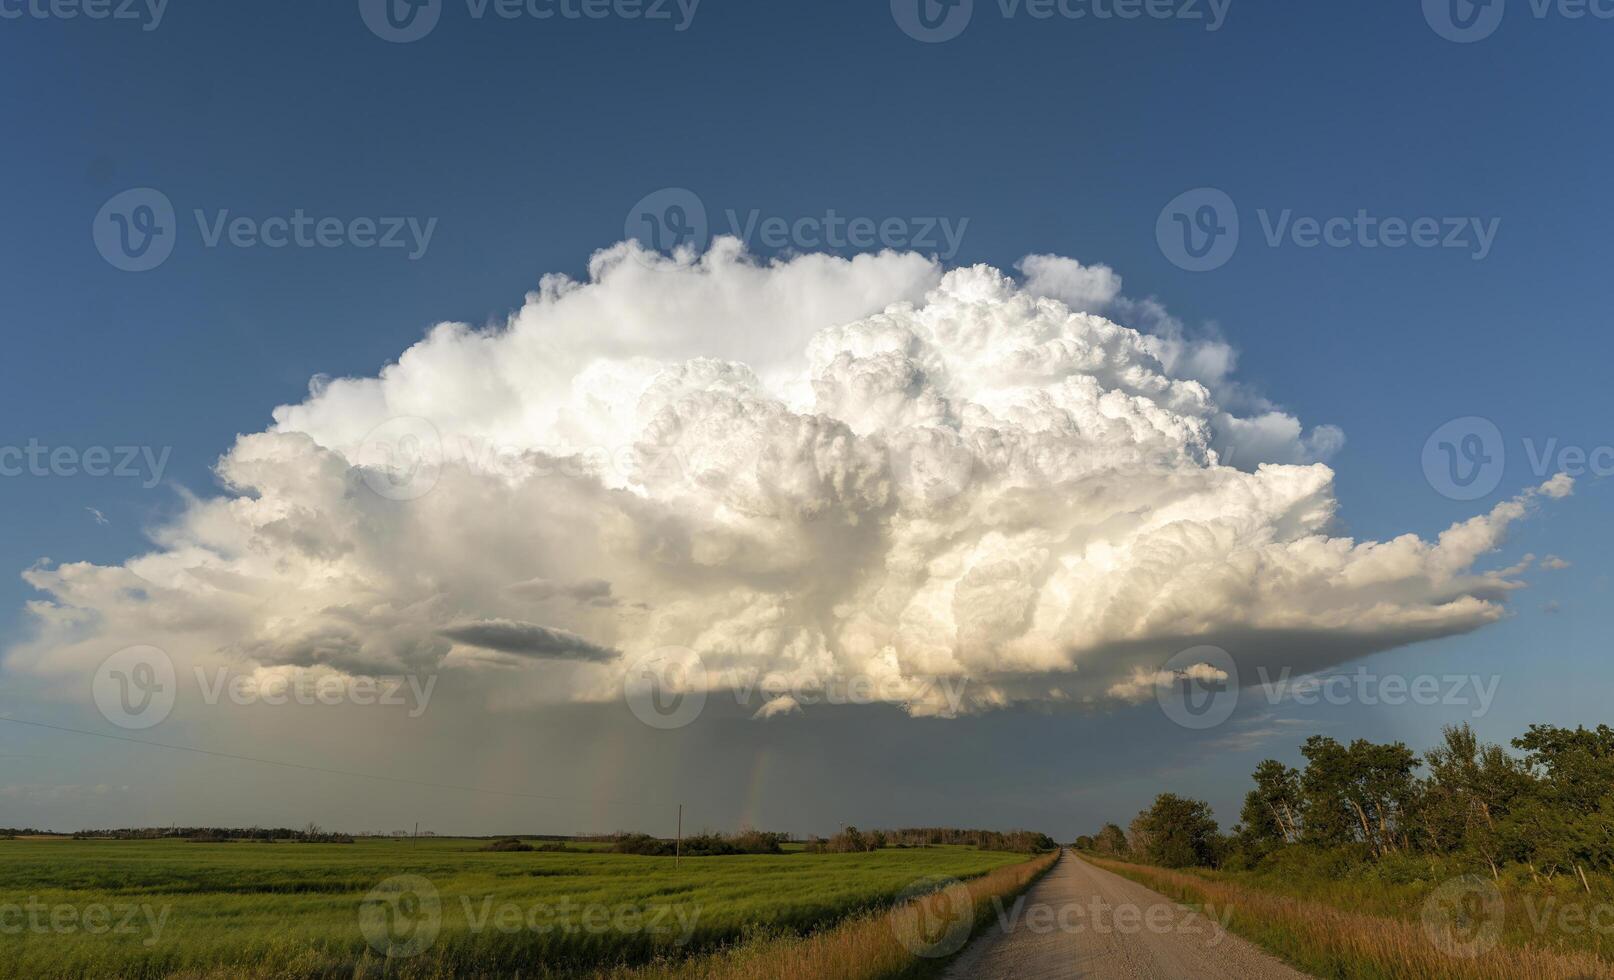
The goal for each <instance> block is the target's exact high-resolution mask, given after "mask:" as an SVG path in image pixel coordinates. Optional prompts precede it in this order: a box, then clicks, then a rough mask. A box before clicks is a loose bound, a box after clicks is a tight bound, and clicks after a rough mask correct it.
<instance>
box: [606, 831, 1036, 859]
mask: <svg viewBox="0 0 1614 980" xmlns="http://www.w3.org/2000/svg"><path fill="white" fill-rule="evenodd" d="M789 842H790V837H789V835H787V834H779V833H770V832H768V831H760V830H744V831H741V832H740V833H737V834H714V833H707V832H702V833H699V834H694V835H691V836H689V837H685V838H684V839H683V841H682V843H681V844H680V843H678V842H675V841H671V840H667V839H664V838H660V837H651V836H650V835H649V834H633V833H620V834H616V835H615V836H614V837H612V838H611V849H612V850H613V851H615V852H617V853H618V854H647V855H651V856H657V857H670V856H671V855H672V854H674V853H675V851H676V852H677V853H681V854H683V855H684V856H685V857H707V856H716V855H724V854H780V853H783V851H784V845H785V844H787V843H789ZM806 844H807V846H806V850H807V851H808V852H809V853H814V854H855V853H863V852H868V851H877V850H880V849H881V848H887V847H935V846H940V845H943V844H956V845H963V846H969V847H975V848H979V849H980V850H983V851H1017V852H1022V853H1027V854H1034V853H1039V852H1042V851H1051V850H1054V849H1055V848H1057V847H1058V846H1059V844H1058V843H1057V842H1056V841H1055V840H1054V839H1053V838H1052V837H1049V836H1048V835H1047V834H1037V833H1032V832H1031V831H1024V830H1020V831H1014V832H1012V833H1000V832H998V831H995V830H956V829H953V828H950V827H926V828H909V829H903V830H869V831H862V830H858V829H857V828H856V827H846V828H845V829H843V830H842V831H841V832H840V833H838V834H835V835H834V836H833V837H829V838H827V839H826V838H821V837H809V838H808V839H807V842H806Z"/></svg>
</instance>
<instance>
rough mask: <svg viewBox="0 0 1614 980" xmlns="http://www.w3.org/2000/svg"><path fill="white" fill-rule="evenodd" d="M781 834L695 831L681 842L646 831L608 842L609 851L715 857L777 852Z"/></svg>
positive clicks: (624, 834) (778, 851)
mask: <svg viewBox="0 0 1614 980" xmlns="http://www.w3.org/2000/svg"><path fill="white" fill-rule="evenodd" d="M789 839H790V838H789V837H788V836H787V835H785V834H775V833H768V832H766V831H761V830H742V831H741V832H739V833H737V834H713V833H704V832H703V833H699V834H692V835H690V836H688V837H685V838H684V839H683V841H682V842H681V843H680V842H677V841H670V840H662V839H661V838H659V837H651V836H650V835H649V834H628V833H623V834H618V835H617V836H616V837H615V839H614V840H613V841H612V842H611V850H613V851H615V852H616V853H618V854H648V855H651V856H661V857H671V856H672V855H673V854H675V853H679V854H682V855H683V856H685V857H716V856H720V855H724V854H781V853H783V852H784V848H783V847H782V846H781V845H783V844H785V843H786V842H787V841H789Z"/></svg>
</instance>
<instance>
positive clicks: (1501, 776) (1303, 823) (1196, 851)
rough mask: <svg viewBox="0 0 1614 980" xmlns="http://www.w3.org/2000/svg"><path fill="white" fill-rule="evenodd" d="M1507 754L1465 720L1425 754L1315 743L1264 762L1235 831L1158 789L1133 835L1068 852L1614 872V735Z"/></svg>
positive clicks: (1081, 844) (1123, 833)
mask: <svg viewBox="0 0 1614 980" xmlns="http://www.w3.org/2000/svg"><path fill="white" fill-rule="evenodd" d="M1511 744H1512V748H1513V750H1514V751H1511V752H1510V751H1509V750H1508V749H1506V748H1503V747H1502V746H1499V745H1493V744H1487V743H1483V742H1481V741H1480V740H1479V738H1478V736H1476V735H1475V734H1474V731H1473V729H1472V728H1470V727H1469V726H1468V725H1466V724H1464V725H1458V726H1452V727H1448V728H1446V729H1445V730H1444V732H1443V736H1442V739H1441V742H1440V744H1439V745H1437V746H1436V747H1435V748H1433V749H1430V750H1428V751H1427V752H1425V753H1423V755H1422V756H1419V755H1417V754H1416V753H1414V752H1413V751H1412V750H1411V749H1409V748H1407V746H1406V745H1405V744H1403V743H1401V742H1390V743H1374V742H1370V741H1367V740H1366V739H1357V740H1355V741H1353V742H1351V743H1350V744H1349V745H1344V744H1341V743H1340V742H1338V741H1336V740H1334V739H1332V738H1328V737H1326V736H1323V735H1313V736H1312V737H1310V738H1308V739H1307V740H1306V742H1305V744H1304V745H1302V746H1301V748H1300V754H1301V756H1302V757H1303V758H1304V759H1305V765H1304V766H1303V767H1302V768H1298V769H1297V768H1295V767H1292V766H1288V765H1285V764H1283V763H1282V762H1279V761H1277V760H1275V759H1268V760H1266V761H1264V762H1262V763H1261V764H1260V765H1258V766H1257V767H1256V769H1255V772H1254V774H1253V779H1254V782H1255V788H1254V789H1252V790H1250V791H1249V793H1248V794H1247V795H1246V796H1245V798H1244V806H1243V808H1242V809H1241V810H1240V812H1239V823H1238V824H1237V825H1236V826H1235V827H1234V828H1233V831H1232V833H1230V834H1223V833H1221V831H1220V828H1219V827H1218V825H1217V823H1216V820H1215V818H1214V817H1213V815H1212V813H1211V808H1210V806H1209V805H1208V804H1206V803H1204V802H1203V801H1200V800H1192V799H1187V798H1184V797H1180V796H1177V795H1176V794H1173V793H1163V794H1161V795H1160V796H1159V797H1157V798H1156V799H1155V801H1154V803H1153V804H1152V805H1151V806H1150V807H1149V808H1148V809H1146V810H1144V811H1142V812H1140V813H1139V814H1138V815H1137V817H1135V818H1134V819H1133V820H1132V822H1131V824H1130V825H1129V826H1128V828H1127V829H1126V830H1122V829H1121V827H1119V826H1118V825H1116V824H1114V823H1110V824H1106V825H1105V826H1104V827H1103V828H1102V829H1101V830H1100V831H1099V832H1098V833H1097V834H1093V835H1090V836H1082V837H1079V838H1077V839H1076V842H1075V844H1074V846H1075V847H1076V848H1077V849H1078V850H1086V851H1090V852H1092V853H1095V854H1100V855H1106V856H1112V857H1117V858H1124V859H1130V860H1137V861H1144V862H1147V863H1150V864H1158V865H1161V866H1164V867H1191V866H1200V867H1212V868H1216V867H1225V868H1230V869H1235V870H1242V869H1250V868H1256V867H1259V866H1260V865H1262V864H1263V863H1267V862H1270V861H1271V860H1272V859H1273V857H1274V855H1278V854H1281V853H1286V852H1289V851H1291V850H1293V849H1302V848H1304V849H1313V850H1315V849H1336V850H1346V851H1349V852H1351V853H1352V854H1353V855H1354V856H1356V857H1358V858H1360V859H1364V860H1384V859H1388V858H1390V857H1392V856H1397V855H1437V856H1443V857H1449V858H1452V859H1456V860H1460V861H1463V862H1465V863H1467V864H1469V865H1471V866H1473V867H1475V868H1480V869H1487V870H1488V871H1489V873H1490V874H1491V875H1492V876H1493V877H1496V876H1500V874H1501V870H1502V868H1503V867H1505V866H1508V865H1515V866H1519V867H1522V868H1527V869H1528V870H1529V873H1530V874H1531V875H1532V876H1535V877H1544V878H1552V877H1554V876H1556V875H1559V874H1566V875H1573V876H1576V877H1578V878H1579V880H1580V882H1581V884H1582V885H1585V886H1586V888H1587V889H1588V890H1590V885H1589V884H1588V883H1587V882H1586V878H1585V876H1586V873H1587V872H1588V871H1607V870H1614V729H1611V728H1609V727H1608V726H1607V725H1599V726H1597V727H1596V728H1595V729H1587V728H1584V727H1577V728H1573V729H1571V728H1562V727H1558V726H1555V725H1531V726H1530V728H1529V731H1527V732H1526V733H1525V734H1523V735H1521V736H1519V737H1518V738H1515V739H1513V740H1512V743H1511Z"/></svg>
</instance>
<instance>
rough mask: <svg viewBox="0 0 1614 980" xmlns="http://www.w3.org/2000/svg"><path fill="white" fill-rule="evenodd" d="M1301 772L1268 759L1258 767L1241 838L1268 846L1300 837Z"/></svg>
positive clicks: (1247, 798) (1242, 812)
mask: <svg viewBox="0 0 1614 980" xmlns="http://www.w3.org/2000/svg"><path fill="white" fill-rule="evenodd" d="M1300 809H1301V806H1300V773H1299V772H1297V771H1296V770H1294V769H1292V768H1290V767H1289V766H1286V765H1284V764H1283V763H1281V762H1278V761H1277V760H1276V759H1268V760H1266V761H1265V762H1263V763H1261V764H1260V765H1259V766H1256V767H1255V789H1252V790H1250V792H1249V793H1248V794H1247V795H1246V796H1245V797H1244V808H1243V809H1242V810H1240V811H1239V829H1240V833H1239V837H1240V842H1241V843H1242V844H1244V845H1246V846H1254V847H1256V848H1260V849H1268V848H1272V847H1277V846H1280V845H1283V844H1292V843H1294V842H1295V841H1297V840H1299V839H1300Z"/></svg>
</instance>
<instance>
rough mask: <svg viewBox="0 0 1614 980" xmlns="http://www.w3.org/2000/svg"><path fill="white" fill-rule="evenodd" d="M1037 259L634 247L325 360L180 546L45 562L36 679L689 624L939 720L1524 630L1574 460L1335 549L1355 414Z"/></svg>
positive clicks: (314, 660) (40, 569) (532, 693)
mask: <svg viewBox="0 0 1614 980" xmlns="http://www.w3.org/2000/svg"><path fill="white" fill-rule="evenodd" d="M1020 271H1021V278H1019V279H1017V278H1015V277H1013V276H1010V275H1005V274H1003V273H1001V272H999V271H998V270H995V269H992V268H989V267H985V266H975V267H970V268H959V269H953V270H945V269H943V268H942V267H940V266H939V265H938V264H936V263H934V262H932V261H930V260H927V259H925V258H923V257H920V256H916V255H912V254H901V253H894V252H886V253H881V254H878V255H865V256H859V257H857V258H854V259H843V258H836V257H831V256H825V255H805V256H798V257H794V258H790V259H783V260H777V261H772V262H762V261H759V260H756V259H754V258H751V257H749V256H747V255H746V254H745V253H744V251H743V249H742V248H741V246H740V245H739V244H738V243H737V242H734V241H732V240H720V241H719V242H717V243H716V244H715V245H714V247H713V248H712V249H711V250H710V251H709V252H708V253H706V254H705V255H701V256H696V255H691V254H682V255H679V256H677V257H676V258H666V257H660V256H656V255H654V254H651V253H646V252H644V251H642V250H640V249H639V248H638V246H636V245H634V244H632V243H624V244H621V245H618V246H615V247H613V248H611V249H608V250H605V251H602V252H600V253H599V254H597V255H596V256H595V257H594V258H593V260H592V262H591V264H590V269H589V277H588V279H587V281H576V280H573V279H570V278H567V277H564V276H549V277H546V278H544V279H543V281H542V283H541V284H540V288H539V290H538V291H537V292H536V293H534V294H533V295H531V296H530V297H529V298H528V300H527V302H526V304H525V306H524V307H523V308H522V309H521V310H520V311H519V312H518V313H516V314H515V315H514V316H513V317H512V318H511V319H510V320H509V322H508V323H506V324H503V325H501V326H499V327H496V328H489V329H473V328H472V327H470V326H467V325H464V324H443V325H440V326H437V327H436V328H434V329H433V330H431V331H430V333H429V334H428V335H427V336H426V338H425V339H424V340H422V341H421V342H420V343H418V344H416V345H415V346H414V347H412V348H410V349H409V350H408V351H406V352H405V353H404V354H403V355H402V356H401V357H400V358H399V360H398V361H397V362H396V363H394V364H391V365H389V366H387V367H386V368H385V369H384V370H383V371H382V372H381V373H380V375H379V376H378V377H375V378H345V379H336V380H333V379H327V378H318V379H316V380H315V382H314V383H313V384H312V385H311V390H310V394H309V396H308V398H307V399H306V400H305V401H303V402H301V403H300V404H297V405H289V406H284V407H281V408H279V409H277V410H276V411H275V412H274V424H273V425H272V426H271V427H269V428H268V429H267V430H266V431H263V432H258V433H254V434H251V435H244V436H241V437H239V438H238V440H237V441H236V443H235V445H234V446H233V447H232V448H231V449H230V450H229V451H228V452H227V453H226V454H225V455H224V456H223V458H222V459H221V460H220V461H219V465H218V468H217V472H218V475H219V478H220V480H221V482H222V483H223V485H224V488H225V492H224V493H223V494H221V495H218V496H215V497H213V498H210V499H194V500H190V501H188V503H187V506H186V507H185V508H184V510H183V513H182V514H181V515H180V516H179V517H178V518H177V519H176V520H174V521H172V522H171V523H169V524H167V525H165V526H163V527H160V528H158V529H156V531H155V540H156V544H157V546H156V548H155V549H154V550H153V551H152V552H150V553H149V554H145V555H141V556H138V557H135V558H132V559H130V560H129V561H127V562H125V563H123V564H121V565H117V566H111V567H108V566H99V565H93V564H87V563H71V564H62V565H54V564H48V563H42V564H41V565H39V566H36V567H35V568H33V569H31V570H29V571H28V572H27V573H26V577H27V579H28V581H29V582H31V583H32V584H33V585H34V586H36V587H37V588H38V589H40V590H42V591H43V592H44V593H46V594H47V598H46V599H42V600H40V601H38V602H35V603H34V604H33V605H32V606H31V611H32V614H33V618H34V620H35V622H36V623H37V625H38V627H39V629H38V632H37V636H36V637H35V638H34V639H32V640H30V641H29V642H27V643H25V644H22V645H20V646H19V647H17V648H15V649H14V650H13V651H12V652H11V655H10V665H11V666H12V667H13V668H14V669H23V670H29V671H33V672H36V673H38V674H40V675H44V676H57V677H65V676H69V675H76V676H82V671H83V670H84V668H85V666H86V665H93V664H94V663H97V662H99V660H100V659H101V658H102V657H104V656H105V655H106V654H107V653H108V652H110V651H111V650H113V649H116V648H118V647H120V646H124V645H130V644H135V643H149V644H153V645H156V646H160V647H162V648H164V649H166V650H168V651H169V652H170V654H171V655H172V656H174V657H175V659H176V660H183V661H190V662H197V663H206V662H209V661H219V660H228V661H232V662H237V663H239V662H242V661H246V662H249V663H251V664H254V665H262V666H285V665H292V666H301V667H318V668H320V669H333V668H334V669H337V670H343V671H348V672H354V673H364V672H380V671H398V670H420V669H464V670H473V671H474V670H490V669H504V670H509V669H510V666H511V662H512V659H513V660H514V662H515V663H516V664H517V669H518V674H517V675H516V676H514V677H513V678H507V679H505V680H504V681H502V682H501V687H503V688H505V689H506V690H507V691H508V690H517V691H523V692H525V696H526V699H527V701H529V702H531V703H542V702H545V701H548V700H554V699H566V700H601V699H605V698H610V697H614V696H619V695H620V691H621V684H622V676H623V672H624V671H625V670H627V669H628V665H629V664H631V663H632V662H633V659H634V658H635V657H636V656H637V655H639V654H641V653H644V652H647V651H651V650H655V649H659V648H662V647H668V646H676V647H683V648H688V649H691V650H694V651H696V652H698V653H699V654H700V656H701V658H702V660H703V661H704V663H705V664H706V665H707V667H708V668H710V669H711V670H712V671H713V672H714V677H722V676H726V675H729V674H734V673H749V674H751V675H753V676H756V675H774V676H777V677H780V678H783V679H784V680H785V681H786V682H787V683H792V684H797V685H799V684H801V683H802V682H803V680H804V679H806V680H807V682H808V683H822V684H835V683H844V682H845V680H846V679H847V678H851V677H859V678H865V679H868V680H870V681H871V682H872V688H871V689H874V690H879V691H882V692H888V693H887V694H886V695H885V696H887V697H889V698H890V699H891V700H894V701H898V702H900V703H903V704H904V705H905V706H906V707H907V708H908V709H909V710H911V711H914V712H916V713H936V712H945V711H946V710H948V709H947V708H946V707H945V706H944V705H943V703H942V702H941V701H940V699H939V697H937V696H934V695H933V693H932V692H934V691H936V690H937V685H935V684H934V683H933V680H934V679H935V678H937V677H949V678H967V679H968V681H969V684H968V686H967V688H966V707H967V708H968V709H982V708H988V707H993V706H999V705H1007V704H1012V703H1015V702H1020V701H1076V702H1081V701H1089V700H1102V699H1105V698H1115V697H1120V698H1125V697H1126V696H1127V692H1129V691H1132V690H1133V689H1134V688H1138V689H1139V690H1143V689H1146V688H1147V687H1148V685H1147V684H1145V685H1142V686H1140V685H1139V684H1138V683H1137V682H1136V679H1137V678H1139V677H1145V678H1147V677H1152V676H1154V673H1155V672H1156V671H1157V670H1158V669H1159V668H1160V665H1161V663H1162V662H1164V661H1165V660H1166V659H1167V658H1168V657H1170V655H1171V654H1173V653H1175V652H1176V651H1178V650H1181V649H1183V648H1185V647H1190V646H1194V645H1196V644H1215V645H1218V646H1222V647H1224V648H1226V649H1228V650H1229V651H1231V652H1232V653H1233V654H1234V656H1235V658H1236V659H1238V660H1239V662H1240V663H1241V664H1244V663H1253V664H1260V663H1271V664H1275V665H1277V664H1282V665H1286V666H1291V667H1295V668H1297V669H1315V668H1320V667H1324V666H1327V665H1329V664H1333V663H1338V662H1341V661H1344V660H1348V659H1351V658H1353V657H1359V656H1362V655H1364V654H1367V653H1370V652H1374V651H1378V650H1383V649H1387V648H1391V647H1395V646H1399V645H1403V644H1406V643H1410V642H1414V641H1418V640H1425V639H1430V638H1434V637H1440V636H1448V635H1453V634H1458V633H1462V632H1465V631H1469V630H1473V629H1475V628H1478V627H1480V626H1483V625H1485V624H1487V623H1490V622H1492V621H1494V620H1496V619H1497V618H1499V617H1500V616H1501V615H1503V601H1504V599H1505V596H1506V595H1507V593H1508V592H1509V591H1510V590H1512V589H1514V588H1516V587H1518V584H1519V582H1518V578H1517V572H1518V570H1517V569H1506V570H1501V571H1481V570H1478V568H1477V563H1478V562H1479V561H1480V559H1481V558H1482V556H1484V555H1485V554H1486V553H1488V552H1490V551H1492V550H1494V549H1495V548H1496V547H1497V546H1498V545H1499V543H1500V542H1501V539H1502V536H1503V534H1504V532H1505V530H1506V529H1507V527H1508V525H1509V524H1511V523H1512V522H1514V521H1516V520H1518V519H1519V518H1520V517H1522V516H1523V515H1524V514H1525V513H1526V512H1527V511H1528V510H1529V508H1530V506H1531V505H1532V502H1533V501H1535V500H1536V499H1538V498H1539V497H1540V496H1543V495H1548V496H1556V495H1562V494H1565V493H1568V492H1569V489H1570V484H1569V481H1568V480H1567V478H1559V479H1555V480H1553V481H1550V482H1549V483H1548V484H1546V485H1544V486H1543V487H1541V488H1538V489H1537V490H1535V491H1531V492H1530V493H1527V494H1525V495H1524V496H1522V497H1520V498H1518V499H1515V500H1510V501H1507V502H1504V503H1501V504H1499V505H1497V506H1496V507H1495V508H1494V509H1492V510H1491V511H1490V512H1489V513H1487V514H1484V515H1481V516H1478V517H1475V518H1473V519H1471V520H1469V521H1466V522H1464V523H1460V524H1458V525H1455V526H1453V527H1452V528H1451V529H1449V530H1447V531H1446V532H1445V533H1443V534H1441V535H1440V536H1439V537H1438V538H1437V539H1436V540H1433V541H1428V540H1423V539H1420V538H1418V537H1417V536H1414V535H1404V536H1401V537H1397V538H1394V539H1393V540H1389V541H1382V542H1380V541H1356V540H1353V539H1351V538H1348V537H1343V536H1339V535H1338V534H1337V533H1336V532H1335V530H1334V523H1333V521H1334V515H1335V509H1336V503H1335V498H1334V495H1333V472H1332V470H1330V469H1329V467H1328V466H1327V465H1326V463H1325V460H1326V459H1327V458H1328V457H1329V456H1330V455H1331V454H1332V453H1333V452H1334V451H1335V450H1337V449H1338V448H1339V446H1340V445H1341V444H1342V442H1343V434H1342V433H1340V432H1339V430H1337V429H1334V428H1332V427H1329V426H1322V427H1318V428H1313V429H1309V430H1308V429H1305V428H1304V427H1302V426H1301V424H1300V423H1299V422H1298V420H1296V419H1295V418H1293V417H1292V416H1290V415H1288V414H1287V413H1285V412H1283V411H1282V410H1280V409H1279V408H1277V407H1276V406H1273V405H1271V404H1269V403H1267V402H1265V401H1264V400H1262V399H1261V398H1259V397H1258V396H1257V395H1255V394H1253V393H1252V392H1251V391H1250V390H1249V389H1247V388H1246V387H1244V386H1242V385H1240V384H1238V383H1237V382H1235V381H1234V380H1233V379H1232V372H1233V369H1234V366H1235V363H1236V357H1235V355H1234V352H1233V350H1232V348H1231V347H1230V346H1229V345H1227V344H1226V343H1225V342H1222V341H1220V340H1217V339H1215V338H1208V339H1192V338H1189V337H1188V336H1187V333H1186V332H1185V331H1184V330H1183V329H1182V327H1181V325H1180V324H1178V323H1177V322H1176V321H1175V320H1173V319H1172V318H1171V317H1170V316H1169V315H1167V314H1166V312H1165V311H1164V310H1163V309H1162V308H1161V307H1160V306H1159V305H1158V304H1157V303H1154V302H1152V301H1135V300H1131V299H1128V298H1126V297H1125V296H1123V295H1122V293H1121V281H1120V278H1119V276H1117V275H1115V274H1114V273H1113V272H1112V271H1111V270H1109V269H1107V268H1105V267H1102V266H1084V265H1082V264H1080V263H1078V262H1075V261H1073V260H1070V259H1064V258H1058V257H1054V256H1032V257H1029V258H1028V259H1026V260H1025V261H1024V262H1022V264H1021V266H1020ZM488 650H492V651H497V652H502V653H506V654H514V655H516V656H515V657H514V658H511V657H505V658H497V657H493V658H489V657H487V656H485V655H482V654H479V653H478V651H488ZM617 652H620V653H621V656H620V657H618V656H613V654H615V653H617ZM519 671H526V672H527V676H528V677H529V679H528V680H526V681H523V680H522V675H521V674H520V673H519ZM714 683H715V681H714ZM523 684H525V685H526V686H525V687H523V686H522V685H523ZM782 707H783V706H782Z"/></svg>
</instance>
